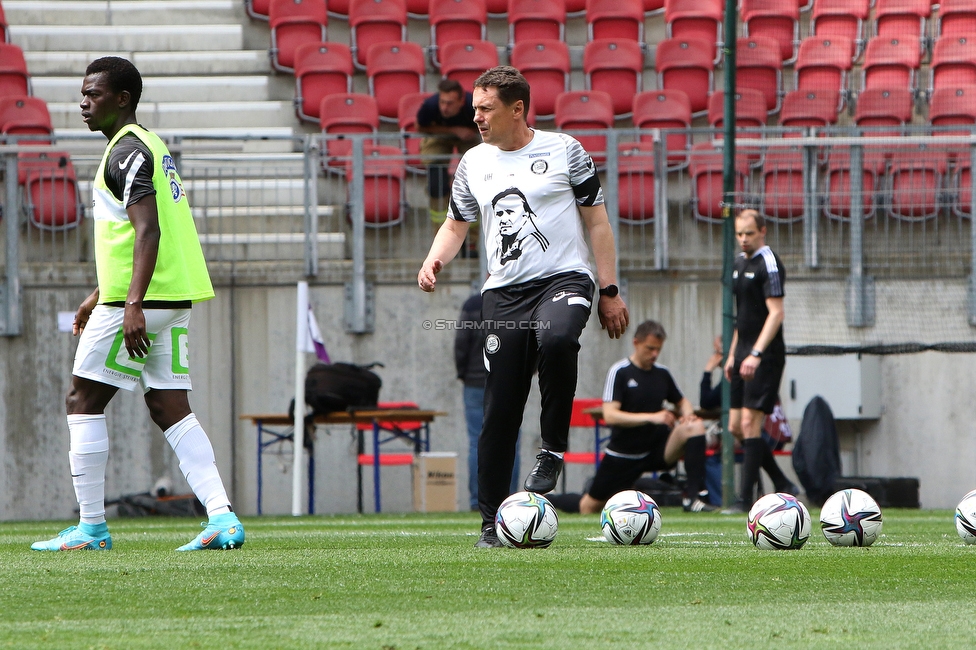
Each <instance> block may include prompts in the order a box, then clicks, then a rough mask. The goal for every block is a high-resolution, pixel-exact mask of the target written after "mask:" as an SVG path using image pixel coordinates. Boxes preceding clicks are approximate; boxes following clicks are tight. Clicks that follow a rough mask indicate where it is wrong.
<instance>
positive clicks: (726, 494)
mask: <svg viewBox="0 0 976 650" xmlns="http://www.w3.org/2000/svg"><path fill="white" fill-rule="evenodd" d="M738 23H739V16H738V12H737V11H736V0H725V28H724V32H725V34H724V39H723V40H724V41H725V46H724V55H725V115H724V117H723V118H722V119H723V124H724V125H725V137H724V147H725V149H724V161H723V163H724V164H723V169H722V194H723V199H724V201H725V207H724V208H723V211H722V217H723V220H722V347H723V349H724V350H726V351H728V352H730V353H731V350H729V346H730V345H731V344H732V330H733V329H734V320H733V313H732V312H733V305H732V259H733V257H734V255H735V211H734V210H733V209H732V205H733V203H734V202H735V173H736V170H735V88H736V86H735V48H736V43H735V41H736V35H737V28H738ZM730 403H731V400H730V393H729V382H728V381H726V380H725V378H724V377H723V378H722V505H723V507H725V508H728V507H730V506H731V505H732V504H733V503H734V502H735V452H734V450H733V444H734V440H733V439H732V433H731V432H730V431H729V404H730Z"/></svg>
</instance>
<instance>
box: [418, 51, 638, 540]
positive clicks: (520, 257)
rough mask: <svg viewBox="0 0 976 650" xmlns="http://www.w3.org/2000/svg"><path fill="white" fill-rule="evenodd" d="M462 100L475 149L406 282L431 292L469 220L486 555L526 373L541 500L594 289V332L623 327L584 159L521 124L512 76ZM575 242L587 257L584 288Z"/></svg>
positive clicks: (559, 139) (550, 484) (499, 71)
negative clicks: (475, 245)
mask: <svg viewBox="0 0 976 650" xmlns="http://www.w3.org/2000/svg"><path fill="white" fill-rule="evenodd" d="M473 98H474V109H475V124H476V125H477V127H478V130H479V132H480V133H481V138H482V144H479V145H478V146H476V147H473V148H472V149H469V150H468V151H467V152H466V153H465V154H464V157H463V158H462V159H461V162H460V164H459V165H458V168H457V172H456V173H455V175H454V185H453V187H452V189H451V201H450V204H449V207H448V214H447V217H448V218H447V220H446V221H445V222H444V225H443V226H441V228H440V230H439V231H438V232H437V236H436V237H435V238H434V242H433V244H431V247H430V252H429V253H428V254H427V259H426V260H424V263H423V266H422V268H421V269H420V273H419V274H418V276H417V282H418V284H419V285H420V288H421V289H423V290H424V291H428V292H429V291H433V290H434V288H435V285H436V282H437V278H436V275H437V273H439V272H440V271H441V269H443V267H444V265H445V264H447V263H448V262H449V261H450V260H451V259H453V258H454V256H455V255H456V254H457V251H458V250H459V248H460V247H461V243H462V242H463V241H464V237H465V235H466V234H467V231H468V228H469V227H470V224H471V223H474V222H475V221H478V220H479V219H480V221H481V224H482V241H484V243H485V252H486V255H487V260H488V274H489V277H488V280H487V281H486V282H485V285H484V287H483V288H482V294H483V296H484V304H483V307H482V318H483V319H484V325H485V327H486V331H487V337H486V339H485V348H484V361H485V367H486V369H487V370H488V378H487V382H486V385H485V419H484V424H483V425H482V429H481V437H480V440H479V443H478V508H479V510H480V511H481V518H482V527H481V537H480V538H479V539H478V542H477V544H476V546H478V547H483V548H493V547H498V546H501V542H500V541H499V540H498V537H497V536H496V534H495V514H496V512H497V511H498V506H499V505H500V504H501V502H502V501H503V500H504V499H505V498H506V497H507V496H508V495H509V483H510V479H511V475H512V464H513V462H514V459H515V453H516V441H517V439H518V432H519V426H520V425H521V423H522V415H523V411H524V409H525V402H526V399H527V398H528V395H529V386H530V385H531V382H532V375H533V373H534V372H535V370H536V368H538V372H539V390H540V392H541V394H542V415H541V423H540V424H541V430H542V450H541V451H540V453H539V455H538V456H537V457H536V464H535V467H533V469H532V471H531V472H530V473H529V475H528V477H527V478H526V479H525V486H524V487H525V489H526V490H528V491H530V492H538V493H544V492H549V491H551V490H552V489H553V488H554V487H555V486H556V479H557V478H558V476H559V473H560V471H561V470H562V466H563V459H562V457H563V453H564V452H565V451H566V449H567V447H568V438H569V420H570V415H571V414H572V408H573V398H574V397H575V396H576V376H577V356H578V353H579V348H580V344H579V338H580V335H581V334H582V332H583V327H585V325H586V321H587V320H588V318H589V315H590V310H591V308H592V303H593V299H594V293H596V292H595V291H594V290H595V288H596V287H594V283H595V282H597V281H598V282H599V284H598V285H597V286H598V287H599V288H600V290H599V298H598V299H597V300H598V302H597V311H598V314H599V316H600V324H601V325H602V326H603V327H604V328H605V329H606V330H607V333H608V334H609V335H610V337H611V338H614V339H616V338H620V336H621V335H622V334H623V332H624V330H625V329H626V328H627V325H628V321H629V316H628V312H627V306H626V305H625V304H624V302H623V300H622V299H621V297H620V295H619V294H618V290H617V286H616V281H617V278H616V269H615V267H616V252H615V247H614V240H613V232H612V231H611V229H610V223H609V221H608V219H607V211H606V208H604V205H603V190H602V189H601V187H600V180H599V177H598V176H597V172H596V168H595V166H594V165H593V160H592V159H591V158H590V156H589V154H587V153H586V151H585V150H584V149H583V147H582V146H581V145H580V143H579V142H578V141H577V140H576V139H574V138H572V137H570V136H568V135H565V134H562V133H553V132H547V131H537V130H535V129H532V128H530V127H529V126H528V125H527V124H526V122H525V116H526V115H527V114H528V111H529V84H528V82H526V80H525V78H524V77H523V76H522V75H521V74H520V73H519V71H518V70H516V69H515V68H512V67H510V66H500V67H496V68H492V69H490V70H488V71H486V72H485V73H484V74H482V75H481V76H480V77H479V78H478V79H477V80H475V83H474V92H473ZM584 231H585V232H587V233H589V236H590V241H591V242H592V246H593V258H594V260H595V261H596V275H595V276H594V273H593V271H592V270H591V269H590V267H589V263H588V257H589V254H588V253H589V251H588V249H587V245H586V239H585V238H584Z"/></svg>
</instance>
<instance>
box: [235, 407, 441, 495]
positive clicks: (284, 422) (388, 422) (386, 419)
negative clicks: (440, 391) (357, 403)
mask: <svg viewBox="0 0 976 650" xmlns="http://www.w3.org/2000/svg"><path fill="white" fill-rule="evenodd" d="M444 415H447V413H444V412H442V411H431V410H424V409H406V408H398V409H381V408H377V409H361V410H357V411H339V412H335V413H329V414H328V415H318V416H316V417H315V420H314V424H315V425H316V426H320V425H323V426H324V425H330V424H350V425H353V426H354V427H355V428H356V431H357V432H358V434H359V436H358V457H357V469H356V474H357V479H358V483H359V486H358V494H357V504H356V505H357V509H358V511H359V512H362V511H363V494H362V493H363V483H362V466H363V465H365V464H369V465H372V467H373V499H374V507H375V511H376V512H380V466H381V465H382V464H383V462H382V458H381V454H380V445H383V444H385V443H387V442H390V441H391V440H406V441H407V442H409V443H411V444H412V445H413V451H414V453H420V452H422V451H430V423H431V422H433V421H434V418H436V417H440V416H444ZM241 419H242V420H250V421H251V423H252V424H254V425H255V426H256V427H257V434H258V497H257V501H258V504H257V505H258V514H261V497H262V483H263V479H264V476H263V467H262V458H261V457H262V456H263V454H264V451H265V449H267V448H268V447H270V446H271V445H274V444H278V443H281V442H285V441H287V440H291V441H294V439H295V423H294V422H293V421H292V419H291V418H290V417H288V416H287V415H285V414H281V413H265V414H248V415H242V416H241ZM268 427H284V429H282V430H279V431H276V430H274V429H271V428H268ZM370 430H371V431H372V432H373V453H372V454H368V455H367V454H365V453H364V452H365V441H364V439H363V432H364V431H370ZM383 432H386V433H388V434H389V435H388V436H387V437H385V438H384V437H382V434H383ZM266 436H268V438H267V440H266V439H265V437H266ZM298 453H300V452H298ZM314 494H315V456H314V454H309V457H308V512H309V514H314V512H315V499H314Z"/></svg>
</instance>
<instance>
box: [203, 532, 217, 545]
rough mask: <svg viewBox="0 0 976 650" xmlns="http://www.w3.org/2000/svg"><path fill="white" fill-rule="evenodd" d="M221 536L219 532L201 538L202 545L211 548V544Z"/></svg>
mask: <svg viewBox="0 0 976 650" xmlns="http://www.w3.org/2000/svg"><path fill="white" fill-rule="evenodd" d="M219 536H220V531H219V530H218V531H217V532H215V533H214V534H213V535H211V536H210V537H201V538H200V543H201V544H203V545H204V546H209V545H210V542H212V541H214V540H215V539H217V537H219Z"/></svg>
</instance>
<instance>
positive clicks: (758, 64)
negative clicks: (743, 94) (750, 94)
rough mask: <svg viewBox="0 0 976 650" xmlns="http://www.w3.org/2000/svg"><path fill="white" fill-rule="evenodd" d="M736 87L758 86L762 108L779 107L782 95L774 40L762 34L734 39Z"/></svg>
mask: <svg viewBox="0 0 976 650" xmlns="http://www.w3.org/2000/svg"><path fill="white" fill-rule="evenodd" d="M737 43H738V44H737V50H736V59H735V69H736V88H737V89H738V90H742V89H745V88H752V89H754V90H758V91H759V92H761V93H762V94H763V97H765V98H766V110H767V111H768V112H770V113H775V112H777V111H778V110H779V106H780V101H781V98H782V96H783V62H782V60H781V59H780V57H779V51H778V50H777V48H776V43H775V42H773V41H772V40H770V39H768V38H764V37H762V36H755V37H751V38H740V39H738V41H737Z"/></svg>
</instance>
